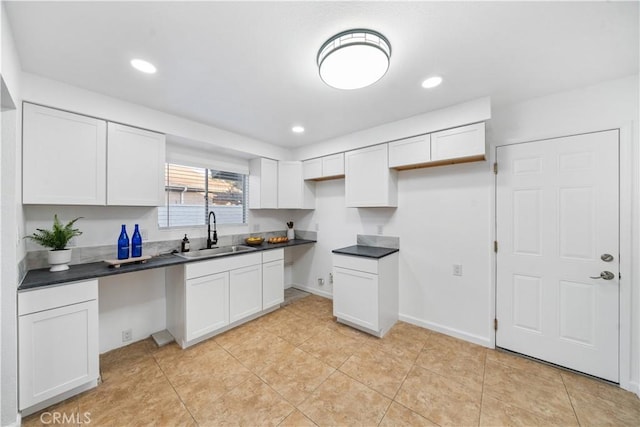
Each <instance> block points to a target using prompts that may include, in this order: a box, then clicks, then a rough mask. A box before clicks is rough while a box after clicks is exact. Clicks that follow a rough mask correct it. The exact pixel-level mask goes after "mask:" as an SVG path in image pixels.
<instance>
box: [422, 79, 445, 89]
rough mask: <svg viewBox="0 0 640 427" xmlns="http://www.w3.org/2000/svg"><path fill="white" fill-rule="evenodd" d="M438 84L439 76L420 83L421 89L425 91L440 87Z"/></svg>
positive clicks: (440, 81)
mask: <svg viewBox="0 0 640 427" xmlns="http://www.w3.org/2000/svg"><path fill="white" fill-rule="evenodd" d="M440 83H442V77H440V76H433V77H429V78H428V79H427V80H425V81H423V82H422V87H423V88H425V89H431V88H434V87H436V86H440Z"/></svg>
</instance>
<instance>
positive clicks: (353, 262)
mask: <svg viewBox="0 0 640 427" xmlns="http://www.w3.org/2000/svg"><path fill="white" fill-rule="evenodd" d="M333 266H334V267H342V268H347V269H349V270H356V271H364V272H367V273H372V274H378V260H377V259H373V258H365V257H360V256H349V255H338V254H333Z"/></svg>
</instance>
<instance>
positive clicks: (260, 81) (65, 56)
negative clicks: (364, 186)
mask: <svg viewBox="0 0 640 427" xmlns="http://www.w3.org/2000/svg"><path fill="white" fill-rule="evenodd" d="M4 3H5V4H6V10H7V13H8V17H9V21H10V23H11V26H12V30H13V33H14V37H15V40H16V44H17V48H18V52H19V55H20V59H21V62H22V67H23V70H24V71H27V72H30V73H34V74H38V75H42V76H45V77H49V78H52V79H55V80H60V81H63V82H67V83H70V84H73V85H76V86H80V87H83V88H86V89H90V90H93V91H96V92H101V93H104V94H107V95H111V96H114V97H117V98H121V99H124V100H127V101H131V102H134V103H137V104H141V105H144V106H147V107H151V108H154V109H157V110H161V111H165V112H168V113H172V114H175V115H178V116H182V117H186V118H189V119H192V120H196V121H199V122H202V123H207V124H210V125H213V126H216V127H219V128H223V129H226V130H230V131H233V132H237V133H240V134H244V135H247V136H250V137H253V138H256V139H259V140H262V141H266V142H269V143H273V144H276V145H280V146H285V147H298V146H301V145H305V144H309V143H313V142H318V141H322V140H325V139H328V138H331V137H335V136H339V135H344V134H347V133H350V132H354V131H357V130H361V129H364V128H368V127H372V126H376V125H380V124H382V123H386V122H390V121H394V120H398V119H401V118H405V117H409V116H412V115H415V114H420V113H425V112H428V111H431V110H435V109H438V108H442V107H445V106H449V105H453V104H456V103H460V102H463V101H467V100H470V99H474V98H477V97H481V96H487V95H489V96H491V98H492V101H493V105H494V106H495V105H504V104H508V103H511V102H514V101H518V100H523V99H527V98H532V97H535V96H541V95H545V94H549V93H554V92H558V91H562V90H567V89H572V88H577V87H581V86H585V85H589V84H593V83H596V82H599V81H604V80H609V79H614V78H618V77H623V76H627V75H630V74H633V73H637V72H638V63H639V33H638V17H639V13H638V5H639V3H638V2H635V1H634V2H596V3H594V2H563V3H553V2H531V3H516V2H371V3H370V2H100V3H97V2H51V1H47V2H11V1H4ZM357 27H364V28H370V29H374V30H376V31H379V32H381V33H383V34H384V35H385V36H386V37H387V38H388V39H389V41H390V42H391V45H392V49H393V51H392V56H391V66H390V68H389V71H388V73H387V75H386V76H385V77H384V78H383V79H382V80H380V81H379V82H378V83H376V84H374V85H372V86H370V87H368V88H364V89H360V90H356V91H339V90H336V89H332V88H330V87H328V86H326V85H325V84H324V83H323V82H322V81H321V80H320V78H319V77H318V72H317V67H316V63H315V60H316V54H317V51H318V49H319V48H320V46H321V44H322V43H323V42H324V41H325V40H326V39H328V38H329V37H331V36H332V35H334V34H336V33H338V32H340V31H343V30H345V29H349V28H357ZM134 57H139V58H144V59H147V60H149V61H151V62H152V63H154V64H155V65H156V66H157V68H158V73H157V74H155V75H152V76H150V75H143V74H140V73H139V72H137V71H135V70H133V69H132V68H131V67H130V66H129V60H130V59H131V58H134ZM433 74H439V75H442V76H443V77H444V83H443V84H442V85H441V86H440V87H438V88H436V89H432V90H425V89H422V88H421V86H420V83H421V82H422V80H424V78H426V77H428V76H430V75H433ZM294 124H302V125H303V126H304V127H305V128H306V132H305V133H304V134H302V135H297V134H293V133H292V132H291V126H292V125H294Z"/></svg>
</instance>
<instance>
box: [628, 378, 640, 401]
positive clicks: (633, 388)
mask: <svg viewBox="0 0 640 427" xmlns="http://www.w3.org/2000/svg"><path fill="white" fill-rule="evenodd" d="M627 385H628V386H629V387H628V388H627V389H626V390H627V391H630V392H632V393H635V395H636V396H638V397H640V383H638V382H636V381H629V382H628V384H627Z"/></svg>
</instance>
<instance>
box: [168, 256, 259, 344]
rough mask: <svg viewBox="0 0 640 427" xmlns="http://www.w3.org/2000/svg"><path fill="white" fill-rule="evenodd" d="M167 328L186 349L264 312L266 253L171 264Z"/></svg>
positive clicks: (169, 270)
mask: <svg viewBox="0 0 640 427" xmlns="http://www.w3.org/2000/svg"><path fill="white" fill-rule="evenodd" d="M165 284H166V292H167V299H166V301H167V329H168V330H169V332H170V333H171V335H173V337H174V338H175V340H176V342H177V343H178V344H179V345H180V346H181V347H182V348H186V347H189V346H191V345H193V344H196V343H198V342H200V341H204V340H206V339H207V338H210V337H212V336H214V335H216V334H219V333H220V332H223V331H225V330H227V329H229V328H230V327H233V326H235V325H237V324H239V323H242V322H243V320H244V321H247V320H250V319H252V318H254V317H256V315H257V314H259V313H260V312H262V311H263V308H262V254H261V253H260V252H258V253H249V254H243V255H234V256H229V257H223V258H216V259H211V260H204V261H198V262H191V263H188V264H185V265H178V266H174V267H167V268H165Z"/></svg>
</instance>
